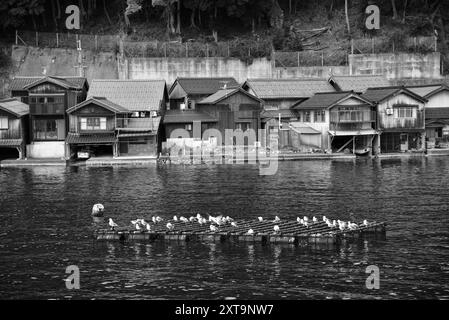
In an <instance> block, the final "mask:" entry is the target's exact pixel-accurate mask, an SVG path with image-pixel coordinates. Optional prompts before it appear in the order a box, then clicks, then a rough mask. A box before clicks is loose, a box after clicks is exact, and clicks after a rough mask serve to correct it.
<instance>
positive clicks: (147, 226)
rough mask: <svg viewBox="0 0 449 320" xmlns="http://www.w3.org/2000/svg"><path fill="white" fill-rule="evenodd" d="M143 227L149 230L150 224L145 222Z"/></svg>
mask: <svg viewBox="0 0 449 320" xmlns="http://www.w3.org/2000/svg"><path fill="white" fill-rule="evenodd" d="M145 227H146V229H147V231H151V226H150V224H149V223H147V224H146V225H145Z"/></svg>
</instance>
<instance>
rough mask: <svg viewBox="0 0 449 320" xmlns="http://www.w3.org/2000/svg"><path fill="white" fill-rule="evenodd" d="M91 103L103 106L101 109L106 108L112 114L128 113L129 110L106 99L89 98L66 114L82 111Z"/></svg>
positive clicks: (69, 109)
mask: <svg viewBox="0 0 449 320" xmlns="http://www.w3.org/2000/svg"><path fill="white" fill-rule="evenodd" d="M91 103H93V104H96V105H98V106H101V107H104V108H106V109H108V110H110V111H112V112H115V113H126V112H128V109H126V108H124V107H122V106H119V105H118V104H116V103H114V102H112V101H109V100H108V99H106V98H104V97H91V98H89V99H87V100H84V101H83V102H81V103H78V104H77V105H74V106H72V107H70V108H68V109H67V111H66V112H67V113H72V112H75V111H76V110H79V109H81V108H83V107H85V106H87V105H89V104H91Z"/></svg>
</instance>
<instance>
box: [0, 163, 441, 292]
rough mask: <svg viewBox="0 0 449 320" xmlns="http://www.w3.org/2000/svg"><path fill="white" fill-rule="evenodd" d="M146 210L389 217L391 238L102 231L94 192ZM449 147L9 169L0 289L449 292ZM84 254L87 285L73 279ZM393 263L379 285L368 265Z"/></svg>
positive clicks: (1, 209) (127, 210)
mask: <svg viewBox="0 0 449 320" xmlns="http://www.w3.org/2000/svg"><path fill="white" fill-rule="evenodd" d="M97 202H101V203H103V204H104V205H105V207H106V210H107V213H106V216H107V217H112V218H113V219H114V220H115V221H117V222H118V224H119V225H121V224H122V225H123V224H128V223H129V221H130V220H131V219H133V218H135V217H136V216H139V215H141V214H142V213H143V214H144V216H150V215H153V214H157V215H160V216H163V217H167V218H168V217H172V216H173V215H174V214H178V215H185V216H189V215H192V214H196V213H198V212H200V213H201V214H207V213H210V214H215V215H216V214H226V215H230V216H232V217H234V218H248V217H254V218H255V217H257V216H264V217H266V218H269V217H270V218H272V217H274V216H275V215H279V216H280V217H281V218H286V217H290V218H292V219H293V218H295V217H296V216H297V215H309V216H311V215H323V214H324V215H326V216H327V217H330V218H333V219H338V218H340V219H349V218H350V217H351V218H352V219H355V220H361V219H364V218H367V219H369V220H377V221H386V222H387V223H388V233H387V240H386V241H367V242H362V243H354V244H347V245H343V246H341V247H340V248H334V249H329V248H328V249H324V248H301V247H294V246H288V245H267V246H262V245H261V244H245V243H239V244H228V243H224V244H220V243H198V242H197V243H194V242H191V243H152V244H146V243H140V244H138V243H134V244H121V243H112V242H111V243H106V242H95V241H94V240H93V237H92V232H93V230H94V229H95V228H96V227H98V225H95V223H94V222H93V221H92V218H91V217H90V210H91V207H92V205H93V204H94V203H97ZM448 204H449V158H446V157H441V158H434V159H416V160H382V161H380V160H368V161H357V162H354V161H334V162H330V161H314V162H312V161H310V162H284V163H280V164H279V170H278V173H277V174H276V175H274V176H259V175H258V169H257V167H255V166H251V165H234V166H230V165H219V166H207V165H204V166H201V165H200V166H181V165H172V166H162V167H158V166H157V165H154V166H150V167H120V168H86V167H70V168H58V167H40V168H21V169H2V170H1V171H0V205H1V206H0V215H1V219H0V298H5V299H16V298H37V299H50V298H56V299H70V298H72V299H77V298H83V299H84V298H87V299H91V298H106V299H113V298H131V299H134V298H147V299H181V298H188V299H190V298H192V299H203V298H213V299H223V298H242V299H252V298H258V299H266V298H267V299H268V298H270V299H271V298H274V299H283V298H287V299H298V298H299V299H331V298H334V299H351V298H359V299H376V298H388V299H390V298H391V299H404V298H431V299H434V298H442V299H447V298H449V218H448V211H449V205H448ZM68 265H77V266H79V268H80V271H81V289H80V290H67V289H66V287H65V282H64V279H65V278H66V276H67V275H66V274H65V268H66V267H67V266H68ZM368 265H377V266H378V267H379V268H380V289H379V290H377V291H371V290H367V289H366V287H365V280H366V277H367V274H365V268H366V266H368Z"/></svg>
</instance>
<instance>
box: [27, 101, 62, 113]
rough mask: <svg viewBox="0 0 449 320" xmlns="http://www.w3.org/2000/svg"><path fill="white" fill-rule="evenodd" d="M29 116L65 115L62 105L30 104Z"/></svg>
mask: <svg viewBox="0 0 449 320" xmlns="http://www.w3.org/2000/svg"><path fill="white" fill-rule="evenodd" d="M30 113H31V114H60V115H63V114H64V113H65V105H64V103H31V104H30Z"/></svg>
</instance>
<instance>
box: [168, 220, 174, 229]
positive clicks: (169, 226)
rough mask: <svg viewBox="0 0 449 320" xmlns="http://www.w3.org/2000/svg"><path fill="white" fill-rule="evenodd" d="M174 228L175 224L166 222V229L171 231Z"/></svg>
mask: <svg viewBox="0 0 449 320" xmlns="http://www.w3.org/2000/svg"><path fill="white" fill-rule="evenodd" d="M174 228H175V226H174V225H172V224H171V223H170V222H169V223H167V229H168V230H170V231H172V230H173V229H174Z"/></svg>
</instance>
